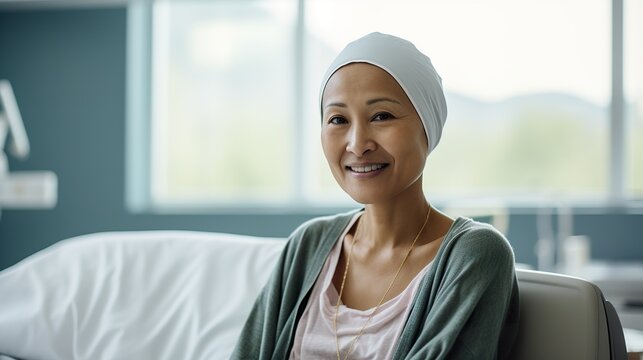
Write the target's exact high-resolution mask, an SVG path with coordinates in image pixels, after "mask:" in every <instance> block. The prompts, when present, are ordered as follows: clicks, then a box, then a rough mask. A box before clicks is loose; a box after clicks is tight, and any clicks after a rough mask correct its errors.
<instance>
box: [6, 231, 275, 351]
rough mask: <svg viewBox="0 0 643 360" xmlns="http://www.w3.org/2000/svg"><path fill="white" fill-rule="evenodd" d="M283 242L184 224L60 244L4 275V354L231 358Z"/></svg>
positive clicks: (74, 239)
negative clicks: (186, 227)
mask: <svg viewBox="0 0 643 360" xmlns="http://www.w3.org/2000/svg"><path fill="white" fill-rule="evenodd" d="M283 245H284V241H283V239H267V238H255V237H248V236H237V235H229V234H217V233H200V232H187V231H146V232H116V233H102V234H92V235H86V236H81V237H77V238H73V239H69V240H65V241H62V242H59V243H58V244H56V245H54V246H52V247H50V248H48V249H45V250H43V251H41V252H39V253H37V254H35V255H33V256H31V257H29V258H27V259H25V260H24V261H22V262H20V263H18V264H17V265H15V266H13V267H11V268H9V269H6V270H4V271H2V272H0V354H4V355H9V356H13V357H17V358H21V359H51V360H53V359H64V360H70V359H93V360H94V359H110V360H113V359H154V360H163V359H225V358H228V356H229V354H230V352H231V350H232V347H233V346H234V343H235V341H236V338H237V336H238V334H239V332H240V331H241V326H242V325H243V322H244V319H245V317H246V316H247V314H248V312H249V311H250V308H251V306H252V303H253V302H254V299H255V297H256V296H257V294H258V292H259V291H260V289H261V287H262V286H263V284H265V282H266V281H267V279H268V276H269V275H270V273H271V271H272V268H273V266H274V264H275V262H276V260H277V258H278V255H279V253H280V252H281V250H282V248H283Z"/></svg>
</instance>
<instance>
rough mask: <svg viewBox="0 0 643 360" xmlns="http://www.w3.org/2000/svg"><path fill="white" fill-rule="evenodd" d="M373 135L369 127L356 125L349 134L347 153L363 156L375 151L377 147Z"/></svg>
mask: <svg viewBox="0 0 643 360" xmlns="http://www.w3.org/2000/svg"><path fill="white" fill-rule="evenodd" d="M372 135H373V134H372V132H371V129H370V127H369V126H368V125H362V124H355V125H354V126H352V127H351V131H350V132H349V135H348V137H349V138H348V143H347V144H346V151H348V152H351V153H353V154H355V155H357V156H363V155H364V154H366V153H367V152H369V151H373V150H375V149H376V148H377V145H376V143H375V141H374V139H373V136H372Z"/></svg>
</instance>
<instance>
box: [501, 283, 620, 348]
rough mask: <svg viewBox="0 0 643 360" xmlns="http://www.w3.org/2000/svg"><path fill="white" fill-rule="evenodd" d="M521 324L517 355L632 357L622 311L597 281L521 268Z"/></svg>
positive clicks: (517, 341)
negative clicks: (620, 318) (607, 297)
mask: <svg viewBox="0 0 643 360" xmlns="http://www.w3.org/2000/svg"><path fill="white" fill-rule="evenodd" d="M516 274H517V277H518V287H519V290H520V307H521V309H520V329H519V333H518V338H517V339H516V344H515V347H514V352H513V358H514V359H520V360H545V359H546V360H558V359H561V360H562V359H568V360H572V359H578V360H590V359H592V360H593V359H596V360H603V359H614V360H626V359H627V352H626V348H625V338H624V336H623V329H622V327H621V323H620V321H619V318H618V315H617V314H616V311H615V310H614V307H613V306H612V304H610V302H609V301H606V300H605V299H604V298H603V294H602V293H601V290H600V289H599V288H598V287H597V286H596V285H594V284H592V283H591V282H588V281H585V280H582V279H579V278H575V277H570V276H565V275H559V274H552V273H546V272H540V271H530V270H517V271H516Z"/></svg>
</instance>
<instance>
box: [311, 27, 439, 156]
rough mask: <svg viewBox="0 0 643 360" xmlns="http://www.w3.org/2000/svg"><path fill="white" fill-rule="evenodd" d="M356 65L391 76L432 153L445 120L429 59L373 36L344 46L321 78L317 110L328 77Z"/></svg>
mask: <svg viewBox="0 0 643 360" xmlns="http://www.w3.org/2000/svg"><path fill="white" fill-rule="evenodd" d="M358 62H363V63H368V64H371V65H375V66H377V67H379V68H381V69H382V70H384V71H386V72H388V73H389V74H390V75H391V76H393V78H394V79H395V80H396V81H397V82H398V84H400V86H401V87H402V89H403V90H404V92H405V93H406V95H407V96H408V98H409V100H410V101H411V104H413V107H415V111H416V112H417V113H418V115H419V117H420V120H422V125H423V126H424V132H425V133H426V137H427V140H428V142H429V149H430V150H431V151H432V150H433V149H435V147H436V146H437V145H438V143H439V142H440V137H441V136H442V128H443V127H444V123H445V122H446V118H447V104H446V100H445V98H444V91H443V89H442V78H441V77H440V75H438V73H437V72H436V71H435V69H434V68H433V64H432V63H431V59H429V58H428V57H427V56H426V55H424V54H423V53H421V52H420V51H419V50H418V49H417V48H416V47H415V45H413V44H412V43H411V42H409V41H407V40H404V39H401V38H399V37H396V36H392V35H387V34H382V33H378V32H374V33H370V34H368V35H366V36H364V37H361V38H359V39H357V40H355V41H353V42H351V43H349V44H348V45H346V47H345V48H344V50H342V51H341V52H340V53H339V55H337V57H336V58H335V60H333V62H332V63H331V65H330V66H329V67H328V70H327V71H326V74H325V75H324V77H323V80H322V85H321V90H320V92H319V103H320V107H321V106H322V104H321V102H322V97H323V95H324V89H325V88H326V84H327V83H328V80H329V79H330V77H331V76H332V75H333V74H334V73H335V72H336V71H337V70H339V69H340V68H341V67H343V66H345V65H348V64H351V63H358Z"/></svg>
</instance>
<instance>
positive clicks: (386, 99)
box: [325, 97, 402, 108]
mask: <svg viewBox="0 0 643 360" xmlns="http://www.w3.org/2000/svg"><path fill="white" fill-rule="evenodd" d="M382 101H388V102H392V103H396V104H399V105H402V103H400V102H399V101H397V100H395V99H391V98H387V97H381V98H375V99H371V100H368V101H367V102H366V105H373V104H375V103H378V102H382ZM331 106H337V107H343V108H345V107H346V104H344V103H341V102H334V103H330V104H327V105H326V106H325V107H327V108H328V107H331Z"/></svg>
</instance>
